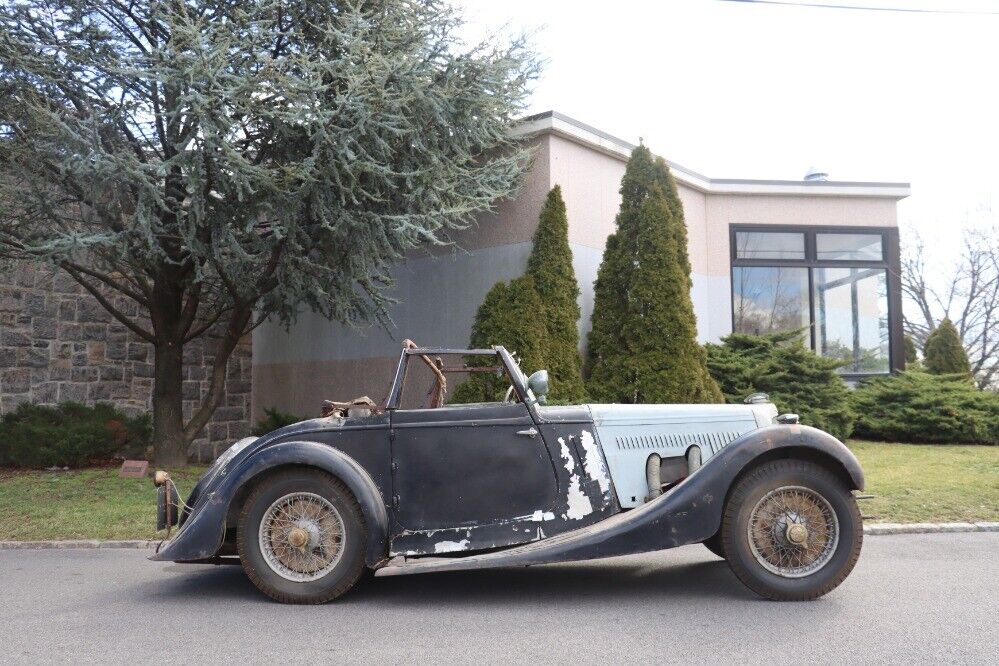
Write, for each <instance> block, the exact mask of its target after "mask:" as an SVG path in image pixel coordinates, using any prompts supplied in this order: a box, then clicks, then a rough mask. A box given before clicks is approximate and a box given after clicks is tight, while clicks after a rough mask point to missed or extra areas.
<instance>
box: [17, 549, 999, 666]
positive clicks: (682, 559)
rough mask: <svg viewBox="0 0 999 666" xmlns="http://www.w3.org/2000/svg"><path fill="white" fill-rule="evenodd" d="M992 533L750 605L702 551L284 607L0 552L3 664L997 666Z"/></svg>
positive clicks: (118, 562) (128, 567)
mask: <svg viewBox="0 0 999 666" xmlns="http://www.w3.org/2000/svg"><path fill="white" fill-rule="evenodd" d="M997 551H999V533H975V534H927V535H900V536H877V537H868V539H867V541H866V543H865V544H864V552H863V554H862V555H861V558H860V563H859V564H858V566H857V569H856V570H855V571H854V572H853V575H852V576H851V577H850V578H848V579H847V581H846V582H845V583H844V584H843V585H842V586H841V587H840V588H839V589H837V590H835V591H834V592H832V593H831V594H829V595H827V596H826V597H824V598H822V599H820V600H818V601H814V602H807V603H798V604H787V603H785V604H780V603H774V602H769V601H763V600H761V599H758V598H756V597H754V596H753V595H752V594H751V593H749V592H748V591H747V590H746V589H745V588H743V587H742V586H741V585H740V584H739V582H738V581H737V580H736V579H735V577H734V576H733V575H732V574H731V573H730V572H729V570H728V567H727V565H726V564H725V563H724V562H723V561H721V560H719V559H717V558H715V557H714V556H713V555H711V554H710V553H708V552H707V550H705V549H704V548H702V547H700V546H687V547H684V548H679V549H677V550H673V551H668V552H665V553H654V554H649V555H638V556H630V557H621V558H614V559H610V560H603V561H600V562H586V563H576V564H567V565H550V566H544V567H534V568H530V569H504V570H494V571H475V572H458V573H442V574H424V575H420V576H407V577H394V578H375V579H371V580H367V581H365V582H363V583H362V584H361V586H359V587H357V588H355V589H354V591H352V592H351V593H350V594H349V595H347V596H345V597H343V598H342V599H341V600H340V601H338V602H334V603H332V604H329V605H326V606H320V607H304V606H282V605H279V604H275V603H272V602H270V601H268V600H266V599H265V598H264V597H262V596H261V595H260V594H258V593H257V592H256V590H255V589H254V588H253V587H252V585H251V584H250V583H249V581H248V580H247V579H246V577H245V576H244V575H243V573H242V570H241V569H240V568H239V567H234V566H221V567H213V566H200V565H199V566H192V565H176V564H162V563H154V562H149V561H147V560H145V555H146V554H147V553H146V552H145V551H141V550H75V551H54V550H53V551H42V550H39V551H14V550H8V551H0V663H13V662H16V663H29V662H30V663H39V662H70V661H72V662H77V663H78V662H81V661H83V662H98V661H100V662H115V663H124V662H132V663H135V662H142V663H148V662H156V663H158V664H167V665H170V666H172V665H180V664H191V663H205V662H208V661H211V662H215V663H230V662H233V663H235V662H242V663H266V662H269V661H282V662H291V663H312V664H321V663H377V664H391V663H437V664H455V663H471V662H477V663H506V662H514V663H524V662H535V663H538V664H550V663H573V664H576V663H601V664H608V663H612V664H615V663H632V664H659V663H663V662H666V663H678V662H685V663H698V664H706V663H726V662H740V663H742V664H747V663H752V664H755V663H770V664H772V663H781V662H803V663H807V662H812V663H837V664H842V663H861V662H862V663H864V664H874V663H888V662H891V663H931V662H932V663H962V664H968V663H991V664H995V663H997V662H999V552H997Z"/></svg>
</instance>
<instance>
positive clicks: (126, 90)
mask: <svg viewBox="0 0 999 666" xmlns="http://www.w3.org/2000/svg"><path fill="white" fill-rule="evenodd" d="M461 25H462V17H461V13H460V12H458V11H457V10H455V9H454V8H452V7H451V6H449V5H448V4H447V3H442V2H409V1H407V0H380V1H379V2H336V1H334V0H284V1H282V2H280V3H276V2H272V1H271V0H241V1H240V2H217V1H215V0H184V1H179V0H177V1H173V2H162V1H160V0H134V1H129V2H93V1H92V0H65V1H64V2H59V3H53V2H50V1H49V0H21V1H19V2H0V259H3V258H11V259H23V260H35V261H46V262H49V263H50V264H51V265H54V266H56V267H58V268H60V269H61V270H64V271H65V272H66V273H67V274H68V275H69V276H70V277H72V278H73V279H74V280H75V281H76V282H78V283H79V284H80V285H82V287H83V288H85V289H86V290H87V291H88V292H89V293H91V294H92V295H93V296H94V297H95V298H96V299H97V300H98V302H100V303H101V305H102V306H103V307H104V308H105V309H107V310H108V312H109V313H110V314H111V315H112V316H113V317H114V318H115V319H116V320H117V321H119V322H120V323H121V324H122V325H124V326H126V327H127V328H128V329H129V330H130V331H131V332H132V333H134V334H135V335H136V336H137V337H138V338H139V339H141V340H143V341H145V342H148V343H149V344H150V345H152V346H153V348H154V364H155V377H154V383H153V391H152V393H153V398H152V403H153V404H152V407H153V423H154V432H153V445H154V448H155V460H156V464H157V465H158V466H168V467H172V466H176V465H182V464H185V463H186V462H187V448H188V445H189V443H190V442H191V441H193V440H194V438H195V437H197V436H198V434H199V433H201V432H202V431H203V429H204V427H205V426H206V424H207V423H208V421H209V419H210V417H211V415H212V413H213V412H214V411H215V409H216V408H217V407H218V406H219V405H220V404H222V403H223V400H224V398H225V378H226V372H227V361H228V359H229V357H230V356H231V354H232V352H233V350H234V349H235V348H236V345H237V344H238V342H239V340H240V339H241V338H243V337H244V336H245V335H246V334H247V333H249V332H250V331H251V330H252V329H253V328H254V326H256V325H257V324H258V323H260V322H261V321H263V320H264V319H266V318H268V317H273V318H274V319H275V320H278V321H280V322H282V323H284V324H286V325H288V324H290V323H292V321H293V320H294V317H295V315H296V313H297V312H299V311H301V310H303V309H307V310H312V311H314V312H317V313H319V314H321V315H323V316H325V317H328V318H330V319H333V320H336V321H340V322H343V323H347V324H351V325H360V324H364V323H367V322H370V321H371V320H377V319H379V318H384V315H385V306H386V305H387V304H388V303H389V302H390V299H389V297H388V295H387V293H386V289H388V288H389V287H391V285H392V280H391V269H392V266H393V264H394V263H396V262H399V261H402V260H403V259H404V258H405V257H406V256H407V254H408V253H409V252H410V251H412V250H414V249H417V248H420V247H423V246H427V245H435V244H441V243H443V242H444V240H445V238H446V236H447V234H448V232H449V231H450V230H453V229H456V228H464V227H466V226H467V225H468V224H469V223H470V222H471V220H472V219H473V218H474V216H475V214H476V213H478V212H480V211H485V210H488V209H490V207H491V206H492V204H493V202H494V201H496V200H497V199H500V198H503V197H505V196H508V195H509V194H510V193H511V192H512V191H513V190H514V189H515V187H516V182H517V179H518V176H519V174H520V172H521V170H522V165H523V162H524V159H525V158H526V156H527V153H526V151H525V150H524V149H523V148H522V147H521V146H518V145H517V143H516V140H515V139H514V138H512V137H511V136H510V133H509V131H508V130H509V127H510V125H511V123H512V122H513V120H514V119H515V118H517V117H518V116H520V115H521V114H522V112H523V104H524V102H525V100H526V97H527V95H528V93H529V83H530V81H531V80H532V79H533V78H534V76H535V74H536V72H537V60H536V58H535V57H534V55H533V54H532V53H531V52H530V50H529V49H527V48H525V46H524V42H523V41H522V40H515V41H513V42H510V43H505V42H504V39H503V38H502V37H496V38H492V39H486V40H485V41H483V42H482V43H480V44H478V45H472V46H463V45H462V43H461V40H460V38H459V37H460V32H461ZM535 316H536V315H535ZM209 334H211V335H212V336H213V337H214V338H215V340H216V343H217V344H215V346H214V362H213V366H212V371H211V378H210V381H209V390H208V391H207V394H206V395H205V396H204V399H203V400H201V401H200V404H199V405H197V407H196V409H195V410H194V412H193V414H191V415H190V416H189V418H186V419H185V410H184V409H182V407H184V406H185V404H184V401H183V387H184V382H183V381H182V380H183V379H184V374H183V357H184V353H183V352H184V345H185V344H187V343H188V342H191V341H192V340H194V339H196V338H199V337H202V336H206V335H209Z"/></svg>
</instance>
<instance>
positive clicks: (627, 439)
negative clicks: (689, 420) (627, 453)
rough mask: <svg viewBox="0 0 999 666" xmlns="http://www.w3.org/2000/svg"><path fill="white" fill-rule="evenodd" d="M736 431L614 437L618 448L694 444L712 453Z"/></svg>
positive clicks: (671, 446) (654, 447) (731, 437)
mask: <svg viewBox="0 0 999 666" xmlns="http://www.w3.org/2000/svg"><path fill="white" fill-rule="evenodd" d="M740 434H742V433H738V432H698V433H649V434H647V435H628V436H624V437H617V438H616V439H615V441H616V443H617V448H618V449H620V450H630V449H664V448H677V447H683V448H687V447H688V446H692V445H694V444H696V445H697V446H700V447H701V448H706V449H708V450H710V451H711V453H712V454H715V453H718V452H719V451H721V450H722V449H723V448H725V446H726V445H728V444H729V442H731V441H733V440H734V439H736V438H737V437H738V436H739V435H740Z"/></svg>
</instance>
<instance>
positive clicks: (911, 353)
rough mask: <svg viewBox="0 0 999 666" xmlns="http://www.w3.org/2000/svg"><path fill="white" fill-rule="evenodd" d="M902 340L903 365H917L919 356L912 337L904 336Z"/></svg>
mask: <svg viewBox="0 0 999 666" xmlns="http://www.w3.org/2000/svg"><path fill="white" fill-rule="evenodd" d="M902 340H903V341H904V342H905V364H906V365H912V364H913V363H919V355H918V354H917V353H916V343H915V342H913V341H912V336H911V335H906V336H905V337H903V338H902Z"/></svg>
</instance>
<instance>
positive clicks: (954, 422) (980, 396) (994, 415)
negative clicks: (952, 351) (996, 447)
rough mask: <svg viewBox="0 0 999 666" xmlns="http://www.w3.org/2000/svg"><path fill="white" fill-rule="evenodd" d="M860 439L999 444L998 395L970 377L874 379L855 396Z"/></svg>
mask: <svg viewBox="0 0 999 666" xmlns="http://www.w3.org/2000/svg"><path fill="white" fill-rule="evenodd" d="M850 397H851V403H852V404H853V410H854V412H855V413H856V427H855V434H856V435H857V436H858V437H863V438H866V439H876V440H884V441H889V442H925V443H936V444H960V443H964V444H999V393H995V392H993V391H982V390H980V389H978V388H976V387H975V385H974V383H972V381H971V380H970V379H969V378H968V376H967V375H965V374H959V375H934V374H929V373H927V372H919V371H910V372H903V373H900V374H897V375H891V376H886V377H875V378H871V379H869V380H867V381H866V382H864V383H863V384H862V385H861V386H860V387H858V388H857V389H856V390H855V391H853V392H852V395H851V396H850Z"/></svg>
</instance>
